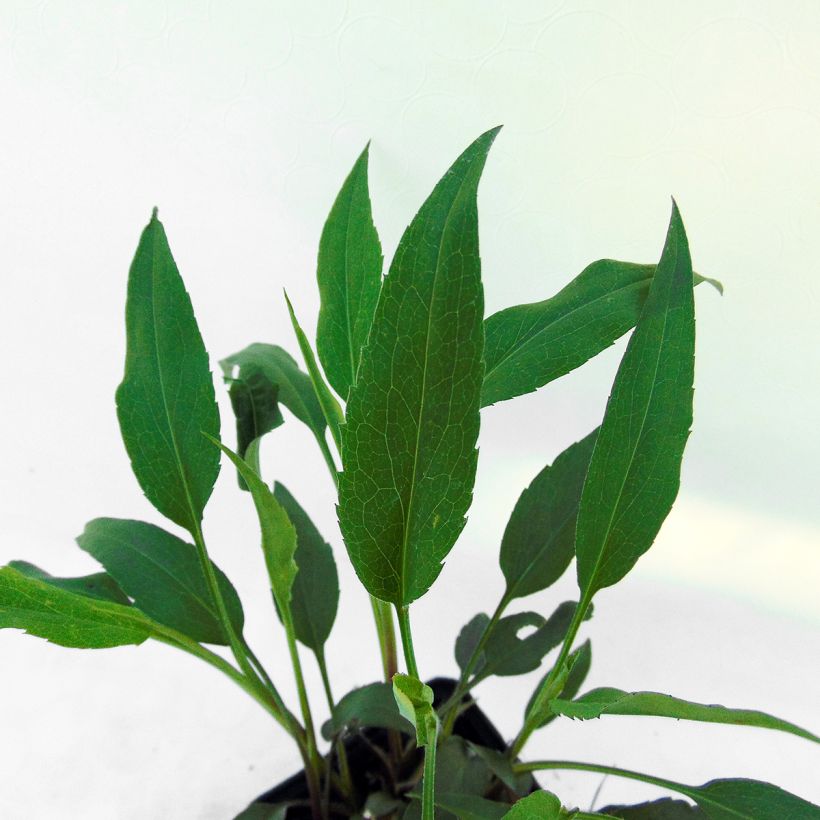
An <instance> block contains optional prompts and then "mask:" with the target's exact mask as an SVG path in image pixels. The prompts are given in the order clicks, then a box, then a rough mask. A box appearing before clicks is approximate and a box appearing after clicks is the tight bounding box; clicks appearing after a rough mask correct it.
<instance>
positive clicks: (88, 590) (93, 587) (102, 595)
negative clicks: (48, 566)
mask: <svg viewBox="0 0 820 820" xmlns="http://www.w3.org/2000/svg"><path fill="white" fill-rule="evenodd" d="M8 566H10V567H11V568H12V569H14V570H17V572H19V573H20V574H21V575H25V576H27V577H28V578H35V579H37V580H38V581H43V582H44V583H46V584H51V585H52V586H55V587H59V588H60V589H64V590H66V591H68V592H76V593H77V594H78V595H87V596H89V597H90V598H99V599H101V600H103V601H111V602H112V603H115V604H122V605H123V606H131V599H130V598H129V597H128V596H127V595H126V594H125V593H124V592H123V591H122V590H121V589H120V587H119V586H118V585H117V582H116V581H115V580H114V579H113V578H112V577H111V576H110V575H108V574H107V573H105V572H95V573H94V574H93V575H83V576H81V577H79V578H58V577H55V576H54V575H51V574H50V573H48V572H46V571H45V570H44V569H40V567H36V566H34V564H30V563H29V562H28V561H9V563H8Z"/></svg>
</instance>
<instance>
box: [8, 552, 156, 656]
mask: <svg viewBox="0 0 820 820" xmlns="http://www.w3.org/2000/svg"><path fill="white" fill-rule="evenodd" d="M3 628H10V629H24V630H25V631H26V632H28V633H29V635H36V636H37V637H39V638H45V639H46V640H47V641H51V642H52V643H55V644H59V645H60V646H69V647H76V648H80V649H101V648H104V647H110V646H123V645H126V644H141V643H142V642H143V641H145V640H146V638H148V637H150V635H151V632H152V624H151V622H150V621H149V620H148V619H147V618H146V617H145V615H143V614H142V613H141V612H140V611H139V610H137V609H135V608H134V607H132V606H123V605H121V604H116V603H113V602H112V601H106V600H102V599H98V598H92V597H90V596H88V595H84V594H78V593H76V592H70V591H68V590H67V589H64V588H62V587H59V586H56V585H55V584H52V583H49V582H48V581H43V580H40V579H38V578H35V577H33V576H32V575H26V574H24V573H22V572H20V571H18V570H16V569H14V568H13V567H10V566H7V567H0V629H3Z"/></svg>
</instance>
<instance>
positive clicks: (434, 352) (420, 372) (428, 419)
mask: <svg viewBox="0 0 820 820" xmlns="http://www.w3.org/2000/svg"><path fill="white" fill-rule="evenodd" d="M496 134H497V129H495V130H493V131H488V132H487V133H486V134H484V135H482V136H481V137H479V138H478V139H477V140H476V141H475V142H474V143H473V144H472V145H471V146H470V147H469V148H468V149H467V150H466V151H465V152H464V153H463V154H462V155H461V156H460V157H459V158H458V159H457V160H456V162H455V163H454V165H453V166H452V167H451V168H450V170H449V171H448V172H447V173H446V174H445V175H444V177H443V178H442V179H441V180H440V181H439V183H438V184H437V185H436V187H435V189H434V190H433V193H432V194H431V195H430V197H429V198H428V199H427V201H426V202H425V203H424V205H422V207H421V209H420V210H419V212H418V214H416V216H415V218H414V219H413V221H412V223H411V224H410V227H409V228H408V229H407V230H406V231H405V233H404V236H403V237H402V239H401V241H400V243H399V247H398V249H397V251H396V255H395V257H394V259H393V263H392V265H391V267H390V274H389V275H388V276H387V278H386V279H385V282H384V285H383V286H382V290H381V294H380V296H379V302H378V305H377V307H376V313H375V317H374V319H373V325H372V327H371V330H370V335H369V337H368V342H367V345H366V346H365V348H364V350H363V352H362V359H361V364H360V366H359V372H358V376H357V381H356V384H355V385H354V386H353V388H352V390H351V391H350V396H349V401H348V406H347V422H346V424H345V426H344V427H343V428H342V462H343V466H344V472H343V474H342V475H341V476H340V483H339V523H340V525H341V528H342V534H343V535H344V539H345V544H346V546H347V549H348V552H349V554H350V558H351V561H352V563H353V567H354V569H355V570H356V574H357V575H358V576H359V579H360V580H361V581H362V583H363V584H364V586H365V587H366V588H367V590H368V591H369V592H370V593H371V595H373V596H375V597H376V598H379V599H381V600H383V601H389V602H391V603H393V604H395V605H397V606H406V605H408V604H410V603H411V602H412V601H414V600H416V599H417V598H419V597H421V596H422V595H423V594H424V593H425V592H426V591H427V590H428V589H429V588H430V586H431V584H432V583H433V582H434V581H435V579H436V578H437V577H438V575H439V573H440V572H441V567H442V562H443V560H444V558H445V557H446V556H447V554H448V553H449V552H450V550H451V549H452V547H453V544H454V543H455V540H456V538H457V537H458V535H459V533H460V532H461V530H462V529H463V527H464V523H465V515H466V512H467V509H468V508H469V506H470V502H471V500H472V489H473V483H474V480H475V469H476V459H477V450H476V441H477V438H478V428H479V404H480V401H479V399H480V392H481V381H482V374H483V362H482V351H483V339H484V331H483V325H482V315H483V304H484V298H483V289H482V285H481V263H480V260H479V254H478V211H477V205H476V193H477V189H478V183H479V179H480V177H481V172H482V170H483V168H484V163H485V160H486V157H487V152H488V151H489V149H490V146H491V145H492V142H493V140H494V139H495V136H496Z"/></svg>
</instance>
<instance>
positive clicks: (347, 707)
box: [322, 683, 414, 740]
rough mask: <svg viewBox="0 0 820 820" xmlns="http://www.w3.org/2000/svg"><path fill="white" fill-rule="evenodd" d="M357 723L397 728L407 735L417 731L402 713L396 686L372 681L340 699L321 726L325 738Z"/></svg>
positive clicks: (358, 724)
mask: <svg viewBox="0 0 820 820" xmlns="http://www.w3.org/2000/svg"><path fill="white" fill-rule="evenodd" d="M357 726H374V727H378V728H381V729H397V730H398V731H400V732H404V733H405V734H408V735H409V734H411V733H412V732H413V731H414V727H413V725H412V724H410V723H409V722H408V721H407V720H406V719H405V718H404V717H402V715H401V712H399V707H398V706H397V704H396V699H395V698H394V697H393V687H392V686H391V685H390V684H388V683H370V684H368V685H367V686H361V687H359V688H358V689H353V690H352V691H350V692H348V693H347V694H346V695H344V696H343V697H342V698H340V700H339V701H338V703H337V704H336V708H335V709H334V710H333V716H332V717H331V719H330V720H328V721H327V722H326V723H325V724H324V725H323V726H322V737H324V738H325V740H331V739H332V738H333V736H334V735H337V734H339V733H340V732H342V731H343V730H344V729H346V728H355V727H357Z"/></svg>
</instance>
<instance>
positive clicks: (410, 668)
mask: <svg viewBox="0 0 820 820" xmlns="http://www.w3.org/2000/svg"><path fill="white" fill-rule="evenodd" d="M396 615H397V616H398V619H399V631H400V632H401V645H402V648H403V649H404V662H405V664H406V665H407V674H408V675H412V676H413V677H414V678H417V679H418V680H421V678H420V677H419V668H418V666H417V665H416V653H415V650H414V649H413V635H412V633H411V631H410V608H409V607H406V606H397V607H396Z"/></svg>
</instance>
